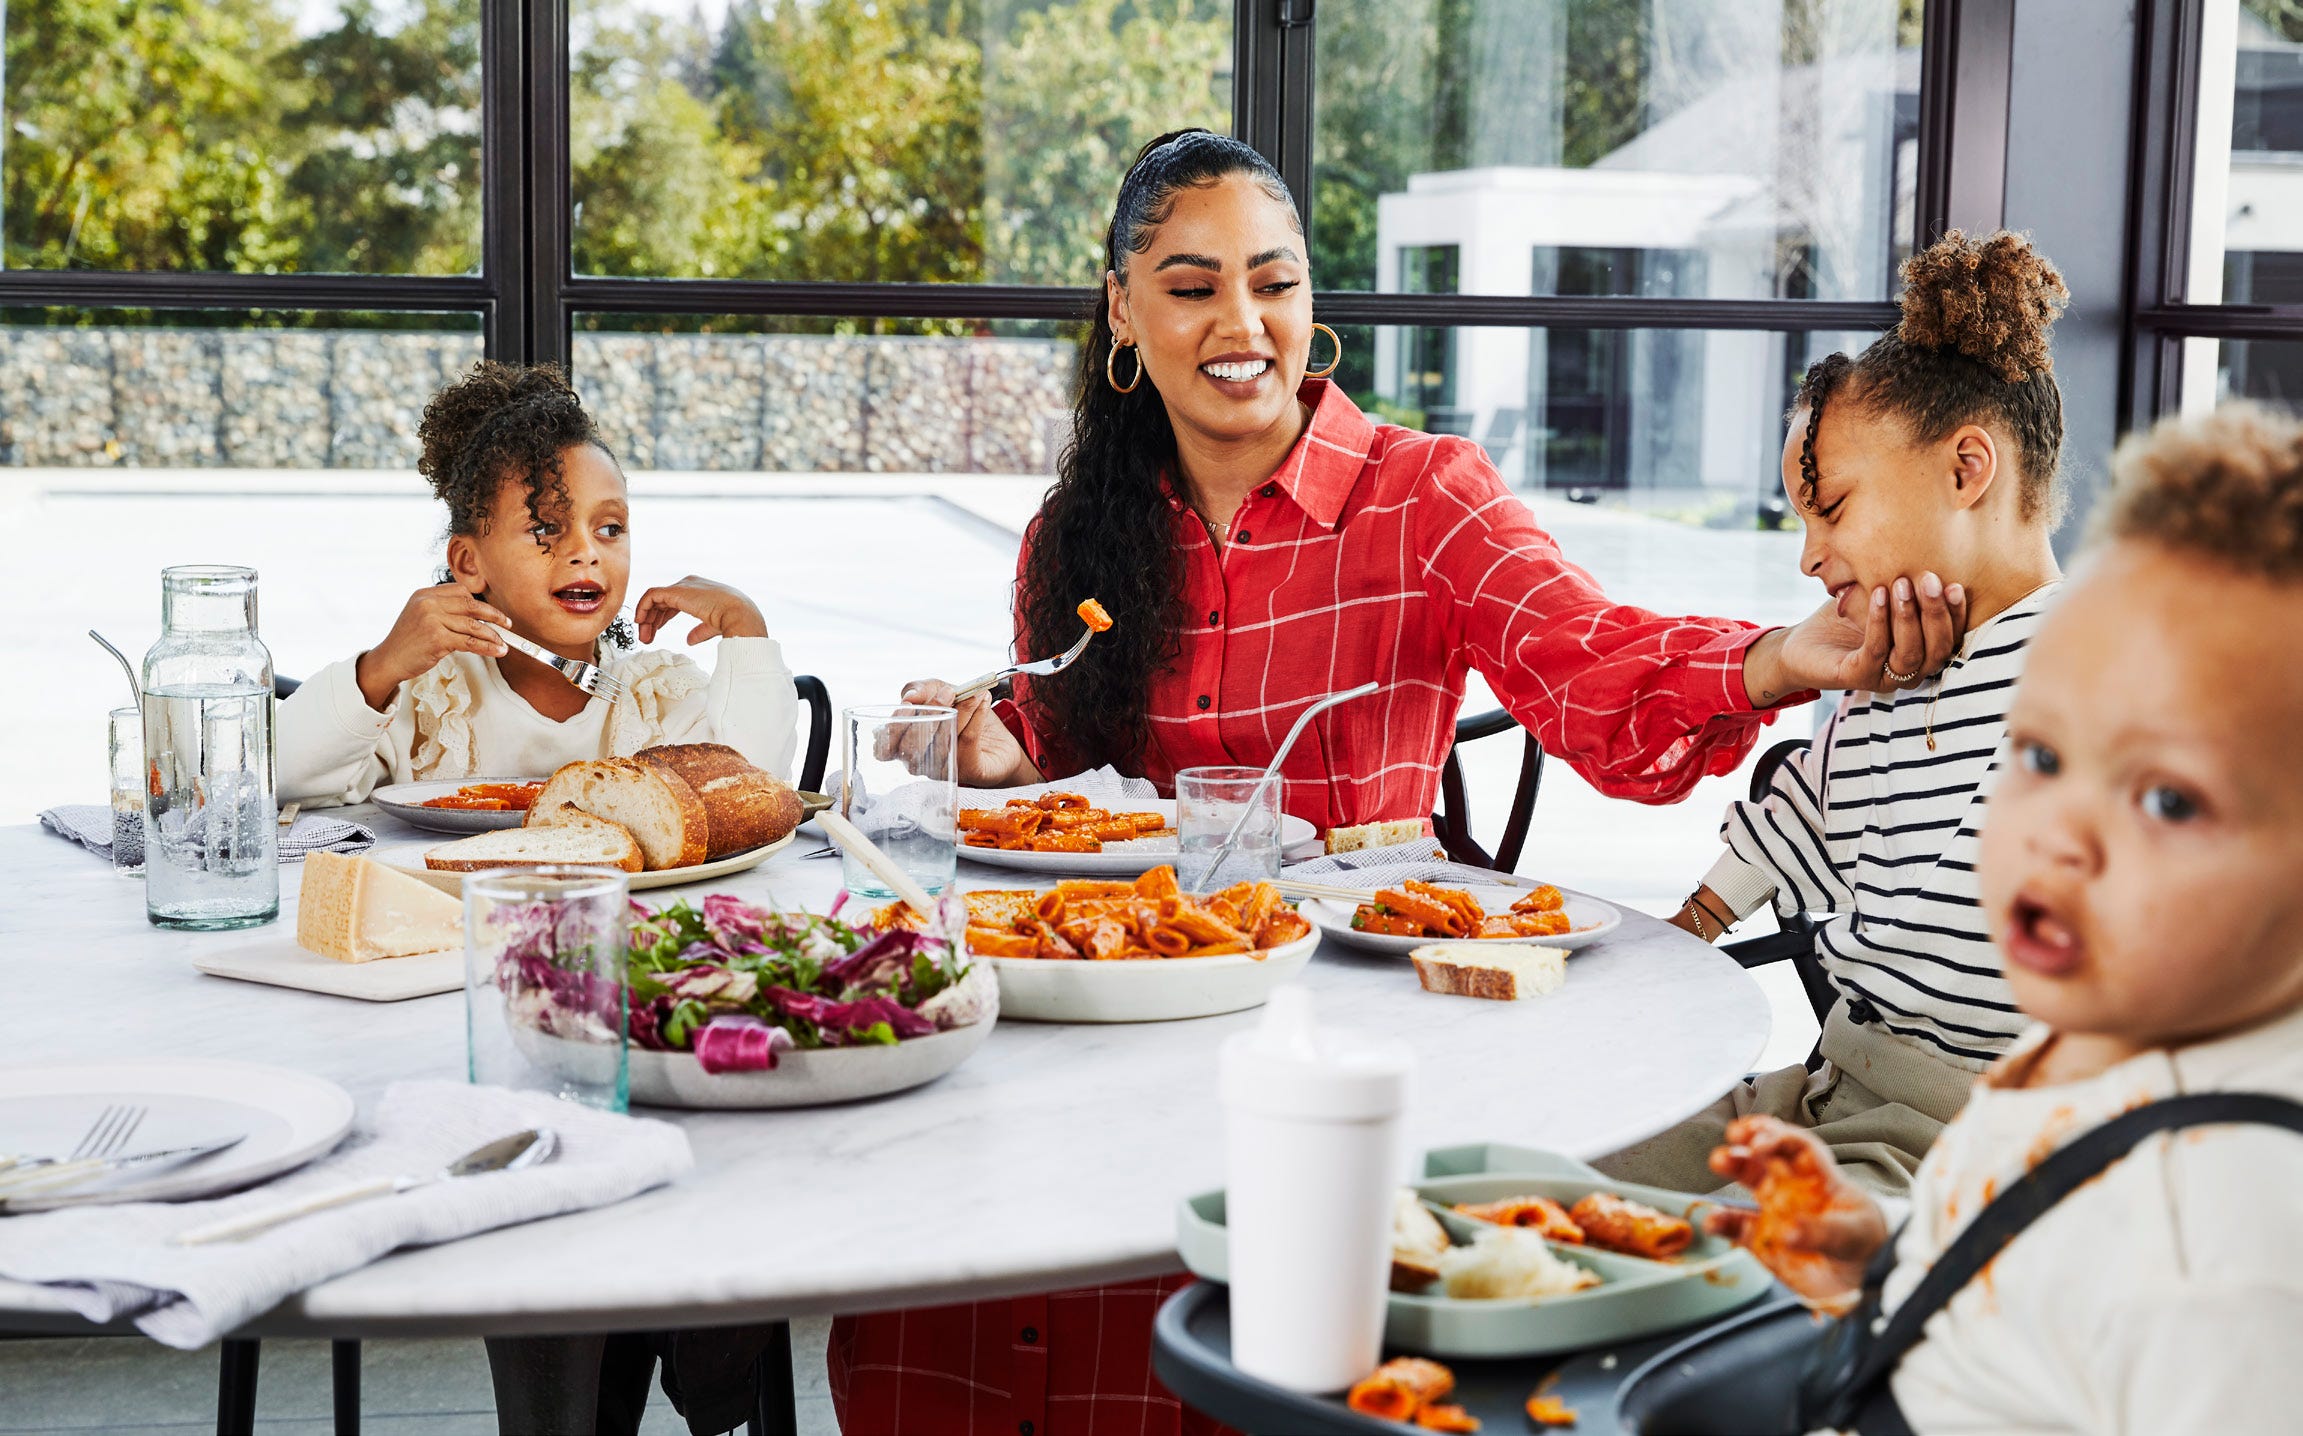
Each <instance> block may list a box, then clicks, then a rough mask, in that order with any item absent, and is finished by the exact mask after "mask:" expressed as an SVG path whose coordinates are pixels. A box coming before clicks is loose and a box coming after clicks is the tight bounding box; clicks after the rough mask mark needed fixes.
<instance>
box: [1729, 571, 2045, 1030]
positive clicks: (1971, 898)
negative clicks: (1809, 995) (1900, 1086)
mask: <svg viewBox="0 0 2303 1436" xmlns="http://www.w3.org/2000/svg"><path fill="white" fill-rule="evenodd" d="M2058 587H2060V585H2058V584H2052V583H2051V584H2048V585H2046V586H2045V587H2042V588H2039V589H2037V590H2035V591H2033V592H2032V593H2030V594H2027V595H2026V596H2024V597H2023V598H2021V599H2018V600H2017V601H2016V602H2015V604H2014V605H2013V606H2011V607H2010V608H2008V609H2007V610H2006V611H2005V612H2004V613H2000V614H1998V615H1996V616H1995V617H1993V618H1992V619H1991V621H1990V622H1988V623H1986V624H1984V625H1982V626H1981V627H1979V628H1977V629H1975V630H1974V631H1973V632H1972V633H1970V634H1968V635H1967V639H1966V641H1965V643H1963V644H1962V645H1961V649H1960V653H1959V656H1958V657H1956V658H1954V659H1953V660H1952V661H1951V663H1950V664H1949V665H1947V666H1946V667H1945V668H1944V670H1943V672H1941V673H1940V674H1938V675H1937V676H1936V677H1935V678H1934V679H1932V680H1930V681H1929V682H1927V683H1924V684H1921V685H1920V686H1919V687H1917V688H1909V689H1905V690H1903V691H1902V692H1900V693H1895V694H1892V695H1888V694H1874V693H1849V694H1847V695H1846V696H1844V697H1843V698H1841V699H1840V702H1839V708H1838V711H1837V712H1835V713H1834V714H1833V715H1832V717H1831V721H1830V723H1828V724H1827V725H1826V726H1825V728H1824V730H1823V733H1822V736H1821V737H1819V738H1818V739H1817V740H1816V741H1815V742H1814V743H1812V744H1810V745H1809V746H1808V748H1807V749H1806V751H1804V752H1802V753H1800V754H1798V755H1796V756H1795V757H1794V758H1793V759H1792V760H1791V761H1789V762H1787V763H1785V764H1784V765H1783V766H1782V767H1781V768H1779V769H1777V770H1776V774H1775V780H1774V783H1773V784H1772V785H1771V791H1770V792H1769V793H1768V795H1767V797H1766V798H1765V799H1764V800H1762V801H1760V802H1757V803H1737V804H1735V805H1733V806H1732V807H1730V808H1729V809H1728V810H1727V820H1726V821H1725V822H1724V823H1723V824H1722V825H1721V827H1720V838H1721V839H1722V840H1723V841H1724V842H1726V844H1727V849H1728V850H1727V851H1726V852H1725V853H1723V854H1721V855H1720V859H1719V862H1718V863H1717V864H1715V865H1714V866H1713V868H1712V870H1711V872H1710V873H1709V874H1708V875H1706V876H1705V878H1704V883H1705V884H1706V885H1707V886H1709V887H1710V888H1711V890H1712V891H1713V892H1715V893H1717V894H1719V896H1720V897H1721V899H1722V900H1724V901H1725V902H1726V903H1727V904H1728V905H1729V906H1731V907H1732V908H1733V909H1734V911H1735V915H1736V916H1737V917H1738V918H1740V917H1742V916H1744V915H1745V914H1747V913H1750V912H1752V911H1755V910H1756V909H1757V908H1758V907H1759V905H1760V904H1761V903H1764V902H1766V901H1767V900H1768V898H1769V897H1771V896H1775V897H1777V904H1778V906H1779V907H1780V908H1783V909H1786V910H1790V909H1796V910H1798V911H1802V912H1805V913H1806V914H1808V916H1810V917H1811V918H1814V919H1816V921H1817V930H1816V951H1817V954H1818V956H1819V957H1820V958H1821V959H1822V962H1823V966H1824V968H1825V970H1826V971H1828V972H1829V973H1830V974H1831V980H1832V982H1833V984H1834V985H1836V986H1837V987H1838V988H1839V990H1840V992H1841V993H1842V994H1844V995H1845V996H1846V997H1847V998H1849V999H1850V1000H1851V1001H1853V1000H1856V999H1861V1000H1863V1001H1865V1002H1868V1003H1869V1004H1870V1006H1871V1008H1872V1009H1873V1010H1874V1011H1876V1012H1877V1014H1878V1021H1879V1024H1880V1025H1881V1026H1882V1027H1884V1028H1885V1029H1886V1030H1887V1031H1889V1032H1892V1033H1894V1034H1896V1035H1897V1036H1898V1037H1901V1038H1903V1039H1904V1040H1906V1041H1908V1042H1912V1043H1915V1044H1917V1045H1918V1046H1919V1047H1921V1048H1923V1049H1925V1050H1926V1051H1927V1052H1928V1053H1929V1054H1930V1055H1931V1056H1934V1057H1937V1058H1939V1059H1941V1060H1943V1061H1946V1062H1950V1063H1952V1064H1954V1065H1956V1066H1960V1067H1965V1068H1968V1069H1970V1070H1974V1071H1981V1070H1982V1069H1983V1068H1984V1067H1985V1066H1987V1065H1989V1064H1990V1063H1991V1061H1992V1060H1993V1059H1995V1058H1996V1057H1997V1056H1998V1055H1999V1054H2000V1052H2002V1051H2003V1050H2004V1049H2005V1048H2006V1047H2007V1045H2008V1044H2009V1043H2010V1042H2012V1041H2013V1040H2014V1039H2015V1037H2016V1035H2017V1034H2018V1033H2020V1032H2021V1031H2022V1030H2023V1029H2024V1026H2025V1025H2026V1022H2027V1019H2026V1018H2025V1017H2024V1016H2023V1014H2021V1013H2020V1012H2018V1011H2017V1010H2016V1008H2015V998H2014V995H2013V994H2012V993H2011V992H2010V991H2009V990H2008V986H2007V979H2006V978H2005V977H2004V976H2002V975H2001V970H2000V963H1999V954H1998V952H1997V950H1995V949H1994V948H1993V947H1992V945H1991V938H1990V935H1989V933H1988V932H1987V931H1986V924H1985V922H1984V917H1983V912H1982V907H1981V903H1980V900H1979V899H1980V894H1979V886H1978V883H1977V880H1976V872H1975V858H1976V835H1977V834H1978V833H1979V832H1981V830H1982V827H1983V811H1984V805H1985V803H1986V801H1987V800H1988V797H1989V792H1990V789H1991V787H1992V786H1993V784H1994V782H1995V775H1996V774H1997V773H1998V771H1999V766H2000V758H2001V753H2000V749H2001V747H2002V746H2003V744H2004V743H2005V741H2006V737H2007V707H2008V704H2009V703H2010V702H2011V701H2012V700H2013V698H2014V696H2015V680H2016V679H2017V678H2018V677H2019V676H2020V675H2021V674H2022V671H2023V652H2024V649H2025V647H2026V646H2027V645H2028V644H2029V643H2030V642H2031V636H2032V634H2033V633H2035V632H2036V631H2037V630H2038V627H2039V621H2040V617H2041V615H2042V614H2043V613H2044V612H2045V610H2046V608H2047V607H2048V605H2049V603H2050V602H2051V601H2052V600H2053V598H2054V595H2055V592H2056V590H2057V589H2058ZM1930 734H1932V735H1933V739H1934V745H1933V747H1932V748H1931V747H1930V746H1929V742H1928V740H1929V735H1930Z"/></svg>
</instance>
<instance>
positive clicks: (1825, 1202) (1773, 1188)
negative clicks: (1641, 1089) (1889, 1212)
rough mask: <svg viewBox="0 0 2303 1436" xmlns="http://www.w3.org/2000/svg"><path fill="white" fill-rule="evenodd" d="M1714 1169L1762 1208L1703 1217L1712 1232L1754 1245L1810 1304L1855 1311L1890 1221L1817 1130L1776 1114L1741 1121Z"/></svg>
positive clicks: (1715, 1155) (1730, 1130)
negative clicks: (1848, 1175)
mask: <svg viewBox="0 0 2303 1436" xmlns="http://www.w3.org/2000/svg"><path fill="white" fill-rule="evenodd" d="M1711 1170H1713V1171H1714V1172H1717V1173H1718V1174H1719V1175H1720V1176H1722V1177H1725V1178H1727V1179H1728V1180H1730V1181H1735V1182H1741V1183H1742V1184H1743V1185H1744V1186H1745V1187H1747V1188H1749V1189H1750V1191H1751V1194H1752V1195H1753V1196H1754V1197H1756V1198H1758V1199H1759V1210H1758V1211H1756V1212H1754V1211H1747V1210H1743V1209H1739V1208H1734V1207H1725V1208H1722V1209H1720V1210H1718V1211H1715V1212H1713V1213H1711V1214H1710V1215H1709V1216H1707V1217H1705V1218H1704V1223H1703V1225H1704V1229H1705V1230H1706V1231H1709V1232H1711V1233H1712V1234H1713V1235H1714V1236H1723V1237H1726V1238H1728V1239H1729V1240H1731V1241H1733V1242H1734V1243H1735V1244H1736V1245H1738V1246H1742V1247H1747V1248H1749V1249H1750V1251H1751V1254H1752V1255H1753V1256H1755V1257H1758V1258H1759V1260H1760V1263H1761V1264H1762V1265H1764V1266H1765V1267H1766V1268H1767V1269H1768V1270H1769V1271H1771V1272H1774V1273H1775V1275H1776V1276H1777V1277H1778V1278H1779V1279H1781V1281H1782V1282H1783V1284H1784V1285H1785V1286H1788V1287H1790V1288H1791V1289H1792V1290H1793V1291H1794V1292H1796V1293H1798V1294H1799V1296H1800V1298H1801V1299H1802V1300H1804V1301H1806V1302H1807V1303H1808V1304H1809V1305H1811V1306H1815V1307H1818V1308H1820V1309H1822V1310H1824V1311H1829V1312H1835V1313H1837V1312H1846V1311H1851V1310H1853V1309H1854V1307H1855V1304H1856V1302H1857V1301H1858V1300H1859V1299H1860V1298H1861V1296H1862V1293H1863V1271H1864V1268H1865V1267H1866V1266H1868V1265H1869V1264H1870V1262H1871V1258H1872V1256H1873V1255H1874V1254H1876V1253H1877V1252H1878V1250H1879V1249H1880V1248H1881V1247H1882V1246H1885V1245H1886V1244H1887V1218H1886V1217H1885V1216H1884V1215H1883V1214H1882V1213H1881V1212H1880V1210H1879V1204H1878V1203H1877V1202H1874V1201H1873V1200H1871V1198H1870V1196H1868V1195H1867V1194H1866V1193H1865V1192H1864V1191H1863V1190H1862V1189H1861V1188H1859V1187H1857V1186H1856V1185H1855V1184H1854V1183H1853V1182H1850V1181H1848V1180H1847V1178H1846V1177H1845V1176H1844V1175H1842V1174H1841V1173H1840V1170H1839V1164H1838V1163H1837V1162H1835V1161H1833V1160H1832V1157H1831V1150H1830V1149H1829V1148H1827V1147H1825V1146H1824V1145H1823V1143H1822V1141H1821V1140H1820V1139H1818V1138H1817V1137H1816V1135H1815V1134H1814V1133H1813V1132H1803V1131H1801V1130H1800V1129H1799V1128H1797V1127H1794V1126H1792V1125H1791V1124H1790V1123H1788V1122H1785V1121H1782V1120H1780V1119H1778V1118H1775V1117H1740V1118H1737V1119H1736V1120H1735V1121H1733V1122H1731V1123H1729V1124H1728V1127H1727V1145H1725V1146H1723V1147H1718V1148H1715V1149H1714V1150H1713V1151H1712V1154H1711Z"/></svg>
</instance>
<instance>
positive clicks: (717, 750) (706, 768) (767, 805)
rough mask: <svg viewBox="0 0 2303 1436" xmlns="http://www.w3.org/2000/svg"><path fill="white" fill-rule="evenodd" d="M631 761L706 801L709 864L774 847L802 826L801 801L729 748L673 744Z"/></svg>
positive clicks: (646, 751)
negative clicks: (663, 773)
mask: <svg viewBox="0 0 2303 1436" xmlns="http://www.w3.org/2000/svg"><path fill="white" fill-rule="evenodd" d="M632 756H633V757H635V758H638V759H639V760H641V761H642V762H645V763H652V764H654V765H655V766H657V767H659V768H664V769H668V770H669V771H671V772H672V773H673V774H675V775H677V776H678V777H679V778H680V779H681V780H682V781H684V782H686V783H687V785H688V786H689V787H690V788H693V789H694V790H695V793H696V796H697V797H699V798H702V799H703V800H704V815H705V830H706V831H705V843H706V850H707V859H708V860H709V859H718V858H724V857H727V856H728V855H730V854H731V853H741V852H747V851H749V850H750V849H753V848H757V847H761V846H763V845H765V844H768V843H772V842H776V841H778V840H779V839H781V838H782V837H784V836H785V835H786V834H787V833H789V832H791V830H792V829H794V828H796V827H798V826H799V825H800V818H801V816H802V814H801V808H800V795H799V794H798V793H795V792H793V791H792V790H791V789H790V788H789V787H787V786H785V784H784V783H783V781H782V780H781V779H779V778H777V777H776V775H775V774H773V773H770V772H768V771H767V770H766V769H765V768H757V767H754V766H753V765H752V763H751V761H750V760H749V759H747V758H745V757H744V755H743V754H741V753H739V752H737V751H736V750H735V749H733V748H731V747H729V746H728V745H727V744H725V743H670V744H666V745H664V746H662V747H659V748H642V749H641V750H640V751H639V752H637V753H634V754H633V755H632Z"/></svg>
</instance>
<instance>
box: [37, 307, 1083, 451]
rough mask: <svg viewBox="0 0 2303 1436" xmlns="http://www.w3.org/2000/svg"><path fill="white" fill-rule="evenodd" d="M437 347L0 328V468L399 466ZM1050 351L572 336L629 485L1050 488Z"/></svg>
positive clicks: (342, 338) (432, 336) (817, 340)
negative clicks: (711, 476) (1029, 482)
mask: <svg viewBox="0 0 2303 1436" xmlns="http://www.w3.org/2000/svg"><path fill="white" fill-rule="evenodd" d="M480 353H481V346H480V336H479V335H477V334H456V333H438V332H361V331H338V332H322V331H313V330H200V329H128V328H114V329H104V328H90V329H39V328H21V329H17V328H0V464H4V465H10V466H18V467H24V466H36V465H37V466H52V465H71V466H105V465H121V466H142V467H158V468H205V467H218V466H222V467H234V468H299V469H379V468H381V469H404V468H408V467H410V466H412V465H413V464H414V463H415V460H416V423H417V419H418V417H419V416H420V415H421V414H422V412H423V407H424V401H425V400H426V399H428V398H429V397H430V396H431V394H432V392H433V391H434V390H436V389H437V388H439V387H440V386H441V385H442V384H445V383H447V382H448V381H449V380H451V379H452V378H454V377H455V375H457V374H458V373H460V372H462V371H463V369H464V368H465V367H466V366H468V365H469V364H471V363H472V361H473V360H475V359H478V358H479V357H480ZM1074 362H1075V358H1074V350H1073V346H1072V345H1070V344H1068V343H1064V342H1060V341H1052V340H1010V339H967V340H951V339H922V338H899V337H888V338H881V337H866V338H837V337H817V336H804V335H690V334H673V335H661V334H579V335H577V336H576V349H575V367H576V384H577V388H578V389H579V390H581V391H582V393H583V395H584V398H585V400H586V402H587V403H589V404H590V405H591V407H592V411H593V413H594V415H595V416H596V417H597V418H598V420H599V424H600V430H601V433H602V434H603V435H604V436H605V437H606V438H607V440H608V442H609V443H610V444H611V445H612V446H613V447H614V448H615V449H616V451H617V453H618V454H620V455H621V456H622V457H623V460H624V462H625V464H627V465H628V466H629V467H632V468H635V469H732V470H739V471H765V472H787V473H795V472H796V473H814V472H823V471H844V472H859V471H860V472H873V473H911V472H929V473H1010V474H1013V473H1045V472H1048V471H1050V470H1051V469H1052V468H1053V467H1054V453H1053V451H1052V448H1051V445H1052V444H1053V443H1054V442H1056V436H1058V435H1060V434H1061V433H1062V432H1063V419H1064V416H1065V414H1066V413H1067V411H1068V410H1069V409H1070V406H1071V399H1072V393H1071V385H1072V376H1073V364H1074Z"/></svg>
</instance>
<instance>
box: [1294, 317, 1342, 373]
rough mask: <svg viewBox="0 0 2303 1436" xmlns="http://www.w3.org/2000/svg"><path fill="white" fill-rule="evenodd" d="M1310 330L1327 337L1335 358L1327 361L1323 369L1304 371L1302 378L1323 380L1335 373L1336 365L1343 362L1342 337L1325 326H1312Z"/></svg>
mask: <svg viewBox="0 0 2303 1436" xmlns="http://www.w3.org/2000/svg"><path fill="white" fill-rule="evenodd" d="M1312 328H1314V329H1317V330H1318V331H1319V332H1320V333H1322V334H1325V335H1326V336H1327V337H1328V340H1329V342H1331V343H1333V344H1334V345H1335V357H1334V358H1333V359H1330V360H1328V361H1327V367H1326V368H1325V369H1306V370H1304V371H1303V377H1305V378H1306V379H1325V378H1326V377H1327V376H1328V375H1330V374H1333V373H1334V372H1335V366H1336V365H1338V364H1341V363H1342V362H1343V336H1342V335H1340V334H1337V333H1336V332H1335V331H1334V330H1333V329H1330V328H1328V327H1327V326H1326V325H1325V324H1314V325H1313V326H1312Z"/></svg>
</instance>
